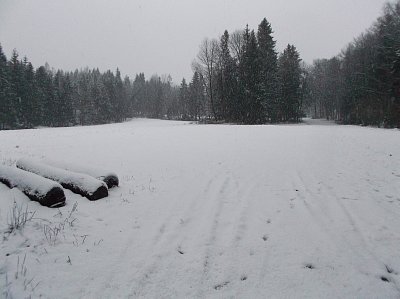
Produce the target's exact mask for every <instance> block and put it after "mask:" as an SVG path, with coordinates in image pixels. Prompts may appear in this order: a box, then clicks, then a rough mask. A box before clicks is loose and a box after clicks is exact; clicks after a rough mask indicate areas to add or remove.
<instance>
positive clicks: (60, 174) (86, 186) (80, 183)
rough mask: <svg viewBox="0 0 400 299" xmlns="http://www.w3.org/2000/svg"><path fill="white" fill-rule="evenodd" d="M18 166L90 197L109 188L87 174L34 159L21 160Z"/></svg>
mask: <svg viewBox="0 0 400 299" xmlns="http://www.w3.org/2000/svg"><path fill="white" fill-rule="evenodd" d="M16 165H17V167H18V168H21V169H23V170H26V171H30V172H33V173H36V174H38V175H41V176H43V177H45V178H48V179H51V180H54V181H57V182H59V183H60V184H61V185H63V186H64V187H66V186H67V185H68V186H72V187H73V188H74V189H78V190H82V192H83V193H84V194H86V193H87V194H88V195H89V196H91V195H93V194H95V192H96V191H98V190H99V188H107V186H106V184H105V183H104V182H102V181H100V180H98V179H96V178H94V177H91V176H89V175H87V174H83V173H78V172H72V171H66V170H64V169H60V168H56V167H53V166H50V165H46V164H44V163H41V162H39V161H35V160H32V159H27V158H21V159H19V160H18V161H17V164H16ZM66 188H67V187H66ZM68 188H69V187H68Z"/></svg>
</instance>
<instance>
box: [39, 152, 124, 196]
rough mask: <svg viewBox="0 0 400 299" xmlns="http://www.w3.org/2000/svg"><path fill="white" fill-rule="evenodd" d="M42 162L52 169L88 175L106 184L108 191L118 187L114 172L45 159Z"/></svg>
mask: <svg viewBox="0 0 400 299" xmlns="http://www.w3.org/2000/svg"><path fill="white" fill-rule="evenodd" d="M43 162H44V163H45V164H47V165H50V166H53V167H58V168H61V169H64V170H68V171H73V172H79V173H85V174H87V175H90V176H92V177H94V178H96V179H98V180H100V181H103V182H105V183H106V184H107V187H108V189H111V188H113V187H118V185H119V179H118V176H117V174H116V173H115V172H112V171H108V170H104V169H100V168H97V167H91V166H87V165H77V164H73V163H68V162H65V161H53V160H49V159H45V160H44V161H43Z"/></svg>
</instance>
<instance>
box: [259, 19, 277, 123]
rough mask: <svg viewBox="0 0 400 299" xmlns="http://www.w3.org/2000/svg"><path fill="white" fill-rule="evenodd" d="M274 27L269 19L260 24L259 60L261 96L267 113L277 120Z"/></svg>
mask: <svg viewBox="0 0 400 299" xmlns="http://www.w3.org/2000/svg"><path fill="white" fill-rule="evenodd" d="M272 33H273V31H272V27H271V24H270V23H269V22H268V21H267V19H265V18H264V19H263V20H262V22H261V23H260V25H259V26H258V31H257V41H258V62H259V65H260V72H259V80H260V96H261V97H262V99H263V104H264V106H265V108H266V114H267V117H268V119H269V120H271V121H272V122H276V121H277V114H278V109H279V103H278V82H277V69H278V66H277V64H278V55H277V52H276V51H275V45H276V42H275V40H274V39H273V37H272Z"/></svg>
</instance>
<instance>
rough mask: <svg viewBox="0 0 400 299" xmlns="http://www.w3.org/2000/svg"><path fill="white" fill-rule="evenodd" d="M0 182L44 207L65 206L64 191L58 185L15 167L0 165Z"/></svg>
mask: <svg viewBox="0 0 400 299" xmlns="http://www.w3.org/2000/svg"><path fill="white" fill-rule="evenodd" d="M0 182H1V183H3V184H5V185H6V186H8V187H9V188H17V189H19V190H21V191H22V192H23V193H24V194H25V195H26V196H28V197H29V198H30V199H31V200H34V201H37V202H39V203H40V204H41V205H43V206H46V207H51V208H55V207H61V206H63V205H65V194H64V189H63V188H62V187H61V185H60V184H58V183H56V182H54V181H52V180H49V179H46V178H44V177H41V176H39V175H37V174H34V173H31V172H27V171H24V170H21V169H18V168H16V167H10V166H1V165H0Z"/></svg>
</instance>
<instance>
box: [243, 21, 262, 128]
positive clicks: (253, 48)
mask: <svg viewBox="0 0 400 299" xmlns="http://www.w3.org/2000/svg"><path fill="white" fill-rule="evenodd" d="M243 47H244V50H243V59H242V63H241V67H240V68H241V74H240V75H241V83H242V87H243V88H244V89H243V108H242V109H243V110H242V121H243V122H244V123H248V124H257V123H263V122H264V121H265V110H264V105H263V103H262V97H261V96H260V84H259V70H260V66H259V63H258V47H257V38H256V35H255V33H254V30H252V31H250V30H249V28H248V26H247V27H246V30H245V33H244V45H243Z"/></svg>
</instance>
